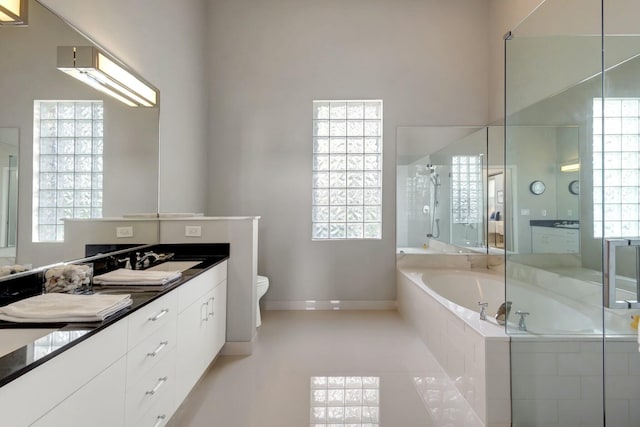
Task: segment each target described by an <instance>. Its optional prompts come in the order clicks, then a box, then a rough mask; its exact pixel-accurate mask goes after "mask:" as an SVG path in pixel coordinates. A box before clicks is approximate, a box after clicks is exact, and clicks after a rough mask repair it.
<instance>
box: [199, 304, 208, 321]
mask: <svg viewBox="0 0 640 427" xmlns="http://www.w3.org/2000/svg"><path fill="white" fill-rule="evenodd" d="M208 305H209V301H207V302H203V303H202V305H201V306H200V325H202V322H207V321H209V315H208V310H207V306H208ZM203 313H204V314H203Z"/></svg>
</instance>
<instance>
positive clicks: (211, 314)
mask: <svg viewBox="0 0 640 427" xmlns="http://www.w3.org/2000/svg"><path fill="white" fill-rule="evenodd" d="M215 300H216V297H211V298H209V301H211V310H210V311H209V316H211V317H213V315H214V311H213V302H214V301H215ZM207 304H209V303H208V302H207Z"/></svg>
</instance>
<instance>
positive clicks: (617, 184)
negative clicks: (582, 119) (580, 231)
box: [593, 98, 640, 238]
mask: <svg viewBox="0 0 640 427" xmlns="http://www.w3.org/2000/svg"><path fill="white" fill-rule="evenodd" d="M603 114H604V116H603ZM639 135H640V98H605V99H604V101H603V100H602V98H594V100H593V219H594V221H593V234H594V237H596V238H601V237H636V236H638V235H640V225H639V224H640V215H639V211H640V195H639V193H640V179H639V178H640V177H639V174H638V167H639V165H640V160H639V157H640V146H639V143H638V139H639ZM603 231H604V236H603Z"/></svg>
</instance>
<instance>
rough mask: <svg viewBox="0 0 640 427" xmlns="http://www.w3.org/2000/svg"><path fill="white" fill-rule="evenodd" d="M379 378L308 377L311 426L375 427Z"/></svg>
mask: <svg viewBox="0 0 640 427" xmlns="http://www.w3.org/2000/svg"><path fill="white" fill-rule="evenodd" d="M379 423H380V377H311V424H310V425H311V427H332V426H341V427H342V426H344V427H378V426H379V425H380V424H379Z"/></svg>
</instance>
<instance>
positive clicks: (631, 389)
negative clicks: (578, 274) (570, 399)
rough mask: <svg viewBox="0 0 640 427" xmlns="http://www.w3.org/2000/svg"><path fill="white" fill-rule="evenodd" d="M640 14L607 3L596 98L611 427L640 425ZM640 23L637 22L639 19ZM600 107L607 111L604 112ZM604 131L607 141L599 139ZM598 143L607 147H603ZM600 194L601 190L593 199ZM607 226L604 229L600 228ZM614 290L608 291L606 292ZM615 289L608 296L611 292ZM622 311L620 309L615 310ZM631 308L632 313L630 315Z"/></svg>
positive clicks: (629, 6) (615, 0) (616, 1)
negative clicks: (636, 319)
mask: <svg viewBox="0 0 640 427" xmlns="http://www.w3.org/2000/svg"><path fill="white" fill-rule="evenodd" d="M639 13H640V4H639V3H638V2H627V1H621V0H606V1H605V2H604V21H603V27H604V38H603V40H604V52H605V55H604V57H605V63H604V66H605V72H604V94H603V98H602V99H594V112H595V110H597V111H598V112H599V113H601V114H600V116H601V118H599V121H600V123H601V124H600V125H599V126H598V127H597V128H596V126H595V121H596V120H597V119H596V118H594V160H596V159H595V150H596V149H599V150H600V151H599V152H598V157H599V158H598V159H597V161H595V162H594V170H593V175H594V184H596V181H597V179H598V178H599V181H600V182H598V184H599V185H600V186H601V193H602V194H603V198H602V199H601V200H598V202H600V203H599V204H596V203H595V201H594V208H593V210H594V212H595V211H596V210H597V211H598V212H599V217H598V218H597V219H596V226H595V227H594V233H597V232H598V231H600V232H601V234H600V237H601V239H603V240H604V252H605V253H604V261H605V274H606V276H605V284H606V285H605V294H606V296H607V297H608V296H609V293H610V292H609V291H613V292H612V294H611V295H612V298H611V300H609V299H608V298H605V304H604V308H603V314H604V323H603V324H604V331H605V346H604V359H605V363H604V381H605V413H606V417H605V419H606V425H607V426H616V427H632V426H633V427H635V426H638V425H640V370H639V369H638V367H640V353H639V352H638V340H637V337H638V331H637V322H633V316H638V315H640V305H639V304H637V303H636V302H637V301H638V299H639V296H638V277H639V274H640V271H639V265H640V264H639V262H640V247H639V246H638V245H640V239H639V237H638V236H639V235H640V230H639V225H640V213H639V210H640V200H639V196H638V194H639V192H640V180H639V177H638V171H639V163H638V158H639V156H640V147H639V143H638V139H639V138H640V82H639V81H638V75H640V23H638V21H637V16H638V14H639ZM634 17H635V18H634ZM600 104H601V105H600ZM596 130H598V131H601V135H602V137H599V136H598V134H596ZM596 140H601V141H602V143H601V144H600V146H598V145H597V144H596ZM595 192H600V191H598V190H597V189H596V187H594V193H595ZM598 221H601V223H602V227H600V225H599V224H598ZM607 285H608V286H607ZM607 288H608V290H607ZM614 307H618V308H614ZM629 307H632V308H629Z"/></svg>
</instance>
